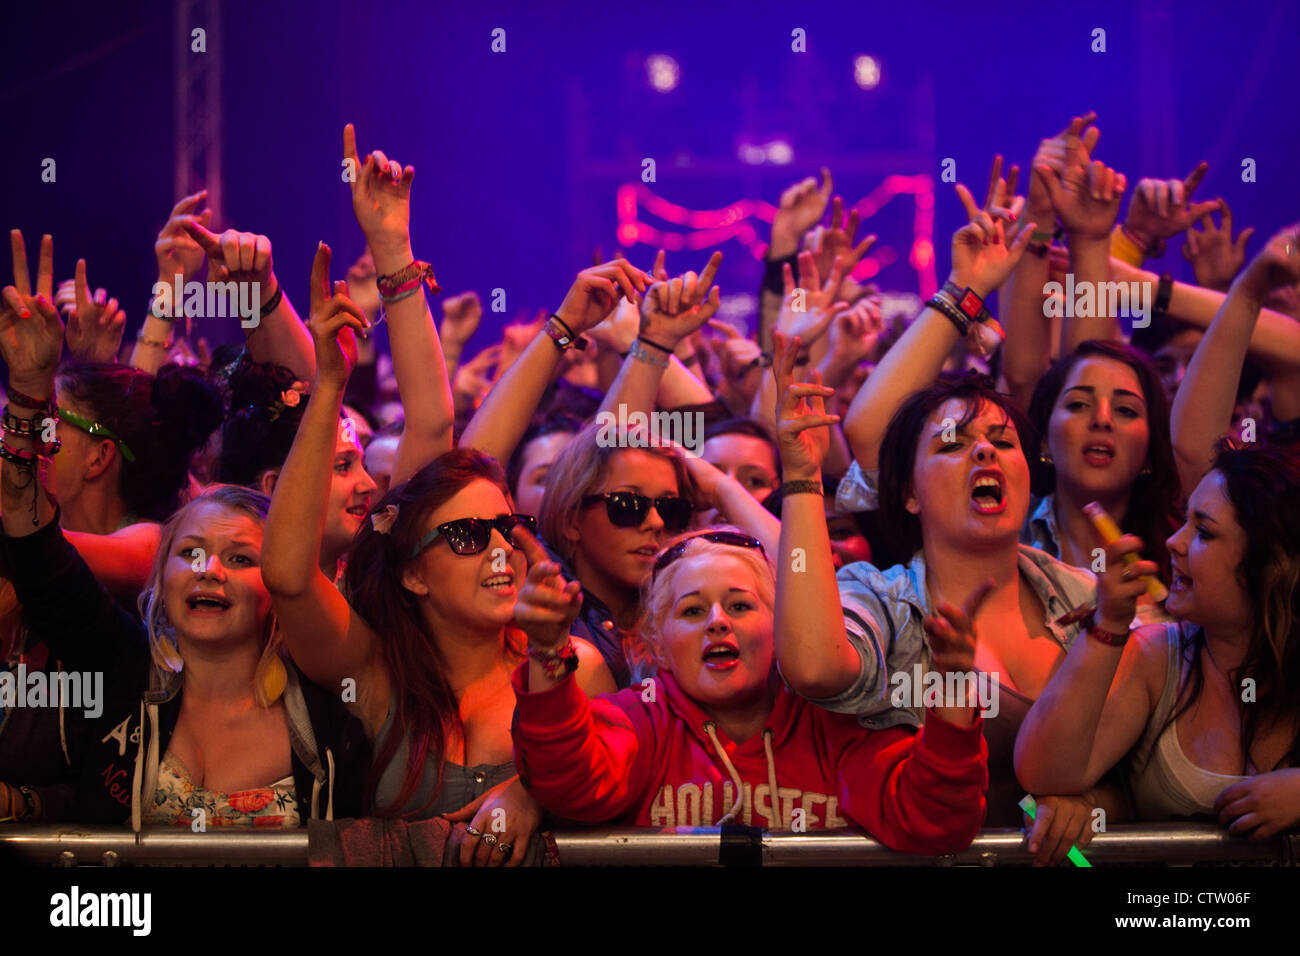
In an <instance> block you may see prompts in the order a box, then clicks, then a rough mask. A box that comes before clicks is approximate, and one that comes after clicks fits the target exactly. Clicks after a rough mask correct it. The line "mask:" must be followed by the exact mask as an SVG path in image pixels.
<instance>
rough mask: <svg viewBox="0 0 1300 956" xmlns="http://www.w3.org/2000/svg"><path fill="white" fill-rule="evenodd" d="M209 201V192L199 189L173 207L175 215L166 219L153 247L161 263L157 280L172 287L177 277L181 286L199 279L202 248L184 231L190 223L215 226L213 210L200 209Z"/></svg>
mask: <svg viewBox="0 0 1300 956" xmlns="http://www.w3.org/2000/svg"><path fill="white" fill-rule="evenodd" d="M207 198H208V191H207V190H206V189H200V190H199V191H198V192H196V193H192V194H190V195H189V196H186V197H185V198H184V199H182V200H181V201H180V202H178V203H177V204H176V205H175V206H174V207H172V213H171V215H170V216H168V217H167V222H166V224H165V225H164V226H163V227H162V231H161V232H159V233H158V239H157V241H156V242H155V243H154V244H153V252H154V257H155V258H156V259H157V260H158V279H159V281H160V282H165V283H167V284H168V285H171V284H172V283H173V282H175V281H176V276H178V275H179V276H180V277H181V284H182V285H184V284H185V283H186V282H189V281H190V280H191V279H193V278H194V277H195V276H196V275H198V272H199V269H200V268H201V267H202V265H203V259H204V252H203V247H202V246H200V245H199V244H198V242H196V241H195V240H194V237H193V236H191V235H190V234H189V233H188V232H186V231H185V224H186V223H187V222H192V223H195V224H196V225H200V226H204V227H207V226H209V225H211V223H212V210H211V209H202V210H201V211H199V212H195V210H196V209H200V207H201V206H202V205H203V203H204V201H205V200H207Z"/></svg>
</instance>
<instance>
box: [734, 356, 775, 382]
mask: <svg viewBox="0 0 1300 956" xmlns="http://www.w3.org/2000/svg"><path fill="white" fill-rule="evenodd" d="M772 361H773V359H772V353H771V352H759V353H758V358H756V359H754V361H752V362H750V363H749V364H748V365H746V366H745V367H744V368H742V369H741V370H740V374H741V376H742V377H743V376H745V375H748V374H749V373H750V372H752V371H753V370H754V369H756V368H771V367H772Z"/></svg>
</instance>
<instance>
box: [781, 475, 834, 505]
mask: <svg viewBox="0 0 1300 956" xmlns="http://www.w3.org/2000/svg"><path fill="white" fill-rule="evenodd" d="M776 493H777V494H778V495H780V496H781V499H782V500H785V498H786V496H788V495H821V496H822V497H823V498H824V497H826V488H825V487H824V486H823V485H822V483H821V482H820V481H813V480H812V479H806V478H801V479H799V480H797V481H783V482H781V487H779V488H777V489H776Z"/></svg>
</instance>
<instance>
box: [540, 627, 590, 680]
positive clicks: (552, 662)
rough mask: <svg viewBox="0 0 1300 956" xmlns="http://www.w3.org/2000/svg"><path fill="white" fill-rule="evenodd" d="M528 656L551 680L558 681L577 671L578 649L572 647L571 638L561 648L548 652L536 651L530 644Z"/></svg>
mask: <svg viewBox="0 0 1300 956" xmlns="http://www.w3.org/2000/svg"><path fill="white" fill-rule="evenodd" d="M528 656H529V658H530V659H532V660H535V661H537V663H538V664H540V665H542V671H543V673H545V674H546V676H547V677H549V678H550V679H551V680H560V679H562V678H564V677H567V676H569V675H570V674H572V673H573V672H574V671H576V670H577V669H578V649H577V648H576V647H575V646H574V645H573V638H572V637H570V638H569V639H568V640H567V641H565V642H564V646H563V647H557V648H555V649H554V650H549V651H542V650H538V649H537V648H535V647H533V646H532V644H531V643H530V644H529V645H528Z"/></svg>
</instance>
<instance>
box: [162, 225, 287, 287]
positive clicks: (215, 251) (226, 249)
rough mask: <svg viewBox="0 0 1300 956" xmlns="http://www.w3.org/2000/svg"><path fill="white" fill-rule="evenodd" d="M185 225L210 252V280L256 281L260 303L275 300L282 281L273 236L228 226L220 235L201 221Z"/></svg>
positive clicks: (203, 247) (195, 238) (208, 254)
mask: <svg viewBox="0 0 1300 956" xmlns="http://www.w3.org/2000/svg"><path fill="white" fill-rule="evenodd" d="M184 228H185V231H186V232H187V233H189V234H190V236H191V237H192V238H193V239H194V241H195V242H197V243H198V244H199V245H200V246H201V247H202V249H203V251H204V252H205V253H207V256H208V281H209V282H256V283H258V284H259V291H260V298H261V301H260V302H259V303H258V305H259V306H262V305H265V304H266V303H267V302H269V301H271V298H272V297H273V296H274V295H275V292H276V290H277V289H278V288H279V283H278V282H277V281H276V278H275V266H274V263H273V262H272V259H271V240H270V239H268V238H266V236H259V235H257V233H254V232H239V231H237V230H235V229H227V230H226V231H225V232H223V233H222V234H221V235H219V236H218V235H217V234H216V233H213V232H209V231H208V230H207V228H206V227H205V226H203V225H201V224H199V223H197V222H186V223H185V224H184Z"/></svg>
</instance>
